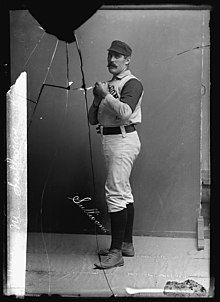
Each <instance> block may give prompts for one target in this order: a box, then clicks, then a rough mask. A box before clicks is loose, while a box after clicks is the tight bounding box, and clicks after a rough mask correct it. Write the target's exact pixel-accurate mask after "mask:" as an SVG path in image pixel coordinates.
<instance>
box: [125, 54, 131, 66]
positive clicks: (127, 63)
mask: <svg viewBox="0 0 220 302" xmlns="http://www.w3.org/2000/svg"><path fill="white" fill-rule="evenodd" d="M130 61H131V57H130V56H129V57H126V62H125V64H126V65H129V64H130Z"/></svg>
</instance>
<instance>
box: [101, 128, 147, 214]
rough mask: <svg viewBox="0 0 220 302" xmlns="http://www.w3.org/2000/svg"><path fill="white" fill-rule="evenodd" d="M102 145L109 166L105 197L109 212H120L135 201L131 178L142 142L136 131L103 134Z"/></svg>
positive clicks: (107, 166)
mask: <svg viewBox="0 0 220 302" xmlns="http://www.w3.org/2000/svg"><path fill="white" fill-rule="evenodd" d="M102 145H103V153H104V158H105V163H106V168H107V179H106V183H105V197H106V202H107V206H108V212H118V211H121V210H123V209H124V208H126V205H127V204H128V203H133V202H134V198H133V195H132V191H131V186H130V182H129V178H130V174H131V170H132V166H133V163H134V161H135V159H136V158H137V156H138V154H139V152H140V147H141V143H140V140H139V137H138V133H137V131H134V132H130V133H126V134H124V135H122V134H116V135H103V136H102Z"/></svg>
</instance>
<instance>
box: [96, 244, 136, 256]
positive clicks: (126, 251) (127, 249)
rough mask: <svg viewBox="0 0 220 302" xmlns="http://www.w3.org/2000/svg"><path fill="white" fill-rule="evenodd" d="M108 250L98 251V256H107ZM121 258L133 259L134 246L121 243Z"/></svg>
mask: <svg viewBox="0 0 220 302" xmlns="http://www.w3.org/2000/svg"><path fill="white" fill-rule="evenodd" d="M108 254H109V249H104V250H100V251H99V252H98V255H100V256H108ZM122 256H124V257H134V246H133V244H132V243H130V242H123V243H122Z"/></svg>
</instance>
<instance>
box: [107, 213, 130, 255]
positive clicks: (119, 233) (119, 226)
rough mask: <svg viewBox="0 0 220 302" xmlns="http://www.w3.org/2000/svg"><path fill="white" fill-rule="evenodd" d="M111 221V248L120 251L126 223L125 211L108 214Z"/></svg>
mask: <svg viewBox="0 0 220 302" xmlns="http://www.w3.org/2000/svg"><path fill="white" fill-rule="evenodd" d="M110 219H111V247H110V249H119V250H120V249H121V247H122V242H123V239H124V232H125V227H126V222H127V209H123V210H122V211H118V212H113V213H110Z"/></svg>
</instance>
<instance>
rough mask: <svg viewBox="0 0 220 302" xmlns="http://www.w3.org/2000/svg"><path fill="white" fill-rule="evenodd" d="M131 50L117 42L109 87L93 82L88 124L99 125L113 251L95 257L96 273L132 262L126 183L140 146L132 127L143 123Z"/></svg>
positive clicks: (131, 218)
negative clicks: (132, 69)
mask: <svg viewBox="0 0 220 302" xmlns="http://www.w3.org/2000/svg"><path fill="white" fill-rule="evenodd" d="M131 54H132V49H131V47H130V46H129V45H128V44H126V43H125V42H122V41H118V40H115V41H113V42H112V43H111V46H110V48H109V49H108V58H107V61H108V65H107V67H108V70H109V72H110V73H111V74H112V75H113V77H112V79H111V80H110V81H108V82H97V83H96V84H95V87H94V89H93V94H94V100H93V103H92V105H91V107H90V109H89V122H90V124H91V125H98V127H97V128H98V129H99V133H100V134H101V139H102V146H103V154H104V159H105V163H106V168H107V179H106V182H105V197H106V202H107V207H108V212H109V214H110V221H111V246H110V248H109V249H107V250H101V251H99V255H102V256H106V257H103V258H102V259H103V260H102V261H101V263H96V264H95V266H96V268H99V269H107V268H112V267H116V266H122V265H124V259H123V256H127V257H132V256H134V246H133V240H132V233H133V221H134V198H133V195H132V191H131V186H130V182H129V177H130V174H131V170H132V166H133V163H134V161H135V159H136V158H137V156H138V154H139V152H140V147H141V143H140V140H139V137H138V133H137V131H136V129H135V125H136V124H138V123H140V122H141V100H142V96H143V86H142V84H141V82H140V80H139V79H137V78H136V77H135V76H134V75H132V73H131V71H130V70H129V64H130V60H131Z"/></svg>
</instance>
